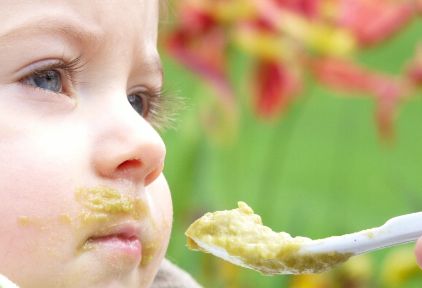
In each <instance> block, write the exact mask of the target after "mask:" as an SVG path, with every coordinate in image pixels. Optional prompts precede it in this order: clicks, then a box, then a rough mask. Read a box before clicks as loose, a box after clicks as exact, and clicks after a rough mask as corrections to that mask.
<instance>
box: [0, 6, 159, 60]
mask: <svg viewBox="0 0 422 288" xmlns="http://www.w3.org/2000/svg"><path fill="white" fill-rule="evenodd" d="M0 4H1V5H2V7H1V9H0V18H1V19H2V20H1V23H2V25H0V46H16V45H22V44H26V45H27V46H30V45H31V41H32V43H33V44H34V46H36V47H44V45H45V44H44V43H53V44H54V43H56V42H59V41H60V39H65V40H66V41H63V43H62V45H61V46H62V47H66V49H65V50H67V52H68V50H70V49H71V48H69V47H73V46H76V48H77V49H79V48H80V47H81V46H83V47H84V49H86V51H85V52H87V53H88V52H89V51H88V50H91V51H94V50H96V48H98V47H101V46H102V47H103V48H104V47H113V48H112V49H115V48H114V47H116V46H124V45H126V50H129V49H130V50H132V51H133V54H137V55H146V57H144V58H149V59H153V58H157V57H156V56H157V55H154V54H156V53H155V50H156V41H157V24H158V1H154V0H153V1H152V0H123V1H95V0H90V1H79V0H78V1H65V0H55V1H47V0H32V1H16V3H15V1H2V0H0ZM36 38H38V39H36ZM36 42H38V43H36ZM40 42H41V43H40ZM68 44H70V45H68ZM57 46H58V48H57V49H63V48H60V47H59V46H60V45H57ZM51 49H54V48H53V47H52V48H51ZM109 49H111V48H109ZM147 50H148V51H147ZM64 52H66V51H64ZM151 56H152V57H151ZM153 61H154V62H158V61H157V59H156V60H153ZM154 65H155V66H156V65H157V64H156V63H155V64H154Z"/></svg>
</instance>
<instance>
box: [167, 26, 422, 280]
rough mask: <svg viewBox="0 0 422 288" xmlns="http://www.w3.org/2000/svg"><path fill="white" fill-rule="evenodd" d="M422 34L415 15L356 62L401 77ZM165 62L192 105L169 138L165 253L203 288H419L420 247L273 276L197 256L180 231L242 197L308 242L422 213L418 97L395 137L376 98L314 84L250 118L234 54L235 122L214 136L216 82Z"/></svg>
mask: <svg viewBox="0 0 422 288" xmlns="http://www.w3.org/2000/svg"><path fill="white" fill-rule="evenodd" d="M421 31H422V21H421V20H417V21H413V22H412V24H411V25H408V26H407V27H406V29H405V30H404V31H403V32H401V33H400V34H399V35H398V36H397V37H394V38H393V39H391V40H389V41H387V42H385V43H383V44H382V45H381V46H377V47H376V48H374V49H368V50H365V51H363V52H359V54H358V59H359V61H360V62H361V63H364V64H365V65H367V66H368V67H373V68H376V69H379V70H382V71H385V72H389V73H397V72H398V71H400V70H401V69H402V68H403V63H406V61H407V59H409V58H410V57H411V56H412V55H413V53H414V49H415V47H416V43H417V42H418V40H419V39H421ZM162 57H163V64H164V71H165V78H166V86H167V87H166V90H168V91H169V93H173V92H174V93H176V94H178V95H180V96H182V97H183V98H184V99H185V102H186V105H185V106H186V107H185V108H184V109H183V110H182V111H181V113H180V114H179V116H178V117H177V122H176V125H175V126H176V128H175V129H171V130H168V131H164V132H163V134H162V135H163V137H164V139H165V142H166V144H167V160H166V168H165V175H166V177H167V180H168V182H169V185H170V188H171V190H172V195H173V202H174V226H173V233H172V238H171V243H170V247H169V250H168V258H169V259H171V260H172V261H174V262H176V263H177V264H178V265H180V266H181V267H183V268H184V269H186V270H187V271H189V273H191V274H192V275H193V276H194V277H195V278H196V279H197V280H198V281H199V282H200V283H201V284H202V285H204V287H242V288H248V287H295V288H306V287H307V288H314V287H315V288H317V287H318V288H323V287H327V288H330V287H348V288H352V287H353V288H358V287H370V288H374V287H415V288H416V287H422V286H421V283H422V272H421V271H419V269H418V268H417V266H416V264H415V260H414V256H413V252H412V249H413V245H405V246H401V247H397V248H390V249H386V250H385V251H379V252H375V253H372V254H370V255H365V256H359V257H356V259H354V260H353V261H351V263H348V264H346V265H342V266H340V267H339V268H338V269H336V270H335V271H333V272H329V273H325V274H323V275H316V276H299V277H297V276H272V277H269V276H263V275H260V274H259V273H257V272H255V271H251V270H246V269H239V268H237V267H234V266H231V265H229V264H227V263H225V262H223V261H221V260H219V259H216V258H214V257H212V256H209V255H206V254H202V253H198V252H192V251H190V250H188V249H187V248H186V246H185V242H186V239H185V236H184V231H185V230H186V228H187V227H188V226H189V224H191V223H192V222H193V221H194V220H195V219H196V218H198V217H199V216H201V215H202V214H203V213H205V212H208V211H215V210H224V209H233V208H235V207H236V206H237V201H239V200H242V201H245V202H246V203H248V204H249V205H250V206H251V207H252V208H253V209H254V210H255V212H256V213H257V214H260V215H261V216H262V219H263V221H264V224H266V225H267V226H269V227H271V228H272V229H273V230H275V231H286V232H289V233H290V234H292V235H294V236H297V235H301V236H307V237H310V238H319V237H327V236H330V235H335V234H344V233H350V232H354V231H358V230H361V229H365V228H370V227H373V226H379V225H381V224H382V223H383V222H384V221H385V220H387V219H389V218H391V217H394V216H397V215H400V214H406V213H411V212H415V211H422V177H421V176H422V173H421V172H422V151H421V149H422V129H421V127H422V125H421V123H422V99H421V97H419V96H418V97H413V98H412V99H409V100H408V101H406V102H404V103H403V104H402V105H400V107H399V113H398V115H397V118H396V119H395V132H396V135H395V139H394V141H393V142H392V143H385V142H383V141H382V139H381V138H380V136H379V134H378V133H377V127H376V122H375V120H374V109H375V103H374V101H373V100H372V99H370V98H369V97H347V96H345V95H341V94H339V95H337V94H336V92H333V91H330V90H328V89H327V88H325V87H323V86H321V85H319V84H318V83H315V82H313V80H312V79H308V80H307V84H306V86H307V87H306V89H305V92H304V93H303V94H302V95H301V96H300V97H299V98H298V99H297V100H296V101H294V102H293V103H292V105H291V106H290V107H289V109H288V110H287V111H286V112H285V113H284V114H283V115H282V116H281V117H279V118H278V119H277V120H275V121H263V120H260V119H258V118H257V117H256V116H255V115H254V112H253V109H252V108H251V103H250V91H248V85H245V83H247V81H248V77H249V76H250V75H249V74H248V71H250V65H251V60H250V59H249V56H248V55H245V54H242V53H241V52H239V51H234V52H233V53H231V54H230V64H231V65H230V66H231V67H232V68H231V71H230V77H231V78H232V79H231V80H232V81H233V82H234V83H235V89H236V92H237V97H238V98H237V99H236V100H237V105H238V107H237V108H238V112H239V115H238V123H237V127H235V128H230V129H227V131H226V130H224V128H223V129H221V124H223V127H224V121H225V119H224V118H223V119H220V120H219V121H220V122H221V123H217V124H220V126H219V127H220V128H219V129H220V130H222V131H219V130H218V131H217V132H216V133H213V132H212V131H211V132H210V130H212V129H210V128H209V126H210V125H212V124H209V123H208V124H207V123H205V120H204V119H205V118H206V115H209V114H210V113H211V114H213V113H214V115H216V118H217V120H218V116H219V110H218V109H219V108H218V104H216V98H215V95H214V94H213V93H212V92H211V91H210V87H209V86H207V85H206V84H204V82H203V81H202V80H201V79H199V78H198V77H197V76H196V75H194V74H193V73H192V72H190V71H188V70H186V69H185V68H184V67H182V66H181V65H180V64H178V63H177V62H175V61H174V60H173V59H172V58H171V57H169V56H168V55H167V54H166V51H165V50H164V49H162ZM419 92H420V91H419ZM419 95H422V94H421V93H419ZM204 115H205V116H204ZM207 125H208V126H207Z"/></svg>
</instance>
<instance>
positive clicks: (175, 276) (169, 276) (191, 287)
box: [151, 259, 202, 288]
mask: <svg viewBox="0 0 422 288" xmlns="http://www.w3.org/2000/svg"><path fill="white" fill-rule="evenodd" d="M151 288H202V286H201V285H199V284H198V283H197V282H196V281H195V280H194V279H193V278H192V277H191V276H190V275H189V274H188V273H186V272H185V271H183V270H182V269H180V268H179V267H177V266H176V265H174V264H173V263H171V262H170V261H168V260H167V259H164V260H163V262H162V263H161V266H160V269H159V270H158V273H157V276H155V279H154V283H153V284H152V286H151Z"/></svg>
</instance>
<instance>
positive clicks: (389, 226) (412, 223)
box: [302, 212, 422, 254]
mask: <svg viewBox="0 0 422 288" xmlns="http://www.w3.org/2000/svg"><path fill="white" fill-rule="evenodd" d="M420 236H422V212H417V213H412V214H407V215H402V216H398V217H394V218H391V219H390V220H388V221H387V222H386V223H385V224H384V225H382V226H380V227H376V228H372V229H367V230H363V231H359V232H356V233H352V234H346V235H342V236H334V237H329V238H324V239H318V240H314V241H312V242H311V243H310V244H309V245H306V246H304V247H303V249H302V252H306V253H308V252H312V253H324V252H332V251H336V252H339V253H352V254H362V253H365V252H369V251H373V250H378V249H382V248H386V247H390V246H394V245H398V244H402V243H406V242H411V241H415V240H417V239H418V238H419V237H420Z"/></svg>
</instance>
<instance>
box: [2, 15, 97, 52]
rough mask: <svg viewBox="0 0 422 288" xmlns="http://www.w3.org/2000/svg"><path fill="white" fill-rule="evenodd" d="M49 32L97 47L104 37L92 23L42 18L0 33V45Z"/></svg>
mask: <svg viewBox="0 0 422 288" xmlns="http://www.w3.org/2000/svg"><path fill="white" fill-rule="evenodd" d="M50 33H53V34H59V35H61V36H63V37H64V38H67V39H69V40H71V41H73V42H75V43H80V42H82V43H90V46H91V47H97V45H99V44H100V43H101V42H102V40H103V39H104V36H103V35H104V31H103V30H102V29H100V28H99V27H94V25H91V26H90V27H86V25H81V24H80V23H79V22H77V21H75V20H69V19H56V18H54V19H45V18H43V19H32V20H29V21H26V22H24V23H22V24H19V25H18V26H17V27H14V28H12V29H10V30H8V31H6V32H5V33H2V34H0V45H3V44H4V43H6V42H8V41H11V40H14V39H15V38H17V37H20V36H25V35H34V34H50Z"/></svg>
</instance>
